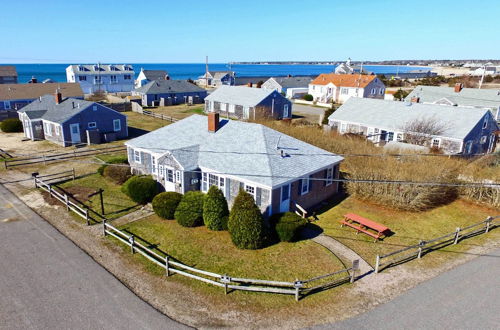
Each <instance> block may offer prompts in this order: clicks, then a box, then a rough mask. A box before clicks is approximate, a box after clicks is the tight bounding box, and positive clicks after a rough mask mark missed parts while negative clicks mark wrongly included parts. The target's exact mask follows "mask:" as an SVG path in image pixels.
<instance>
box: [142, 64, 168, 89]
mask: <svg viewBox="0 0 500 330" xmlns="http://www.w3.org/2000/svg"><path fill="white" fill-rule="evenodd" d="M155 80H170V76H169V75H168V73H167V71H165V70H144V69H143V68H141V72H140V73H139V75H138V76H137V79H136V80H135V88H139V87H141V86H144V85H146V84H148V83H150V82H152V81H155Z"/></svg>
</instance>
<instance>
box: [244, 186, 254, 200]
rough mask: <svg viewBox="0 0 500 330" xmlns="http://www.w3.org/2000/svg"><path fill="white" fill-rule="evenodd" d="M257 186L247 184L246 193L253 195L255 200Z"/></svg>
mask: <svg viewBox="0 0 500 330" xmlns="http://www.w3.org/2000/svg"><path fill="white" fill-rule="evenodd" d="M255 190H256V189H255V186H251V185H248V184H245V191H246V192H247V193H249V194H250V195H252V197H253V198H254V199H255Z"/></svg>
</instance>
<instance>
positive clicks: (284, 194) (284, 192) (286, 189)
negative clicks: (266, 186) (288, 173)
mask: <svg viewBox="0 0 500 330" xmlns="http://www.w3.org/2000/svg"><path fill="white" fill-rule="evenodd" d="M288 199H290V184H286V185H284V186H282V187H281V201H282V202H284V201H286V200H288Z"/></svg>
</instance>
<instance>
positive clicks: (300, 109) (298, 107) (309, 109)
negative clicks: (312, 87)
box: [293, 103, 326, 117]
mask: <svg viewBox="0 0 500 330" xmlns="http://www.w3.org/2000/svg"><path fill="white" fill-rule="evenodd" d="M325 110H326V108H319V107H313V106H311V105H307V104H300V103H294V104H293V112H297V113H306V114H309V115H317V116H318V117H319V116H320V115H322V114H324V113H325Z"/></svg>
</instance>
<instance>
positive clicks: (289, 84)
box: [273, 77, 312, 88]
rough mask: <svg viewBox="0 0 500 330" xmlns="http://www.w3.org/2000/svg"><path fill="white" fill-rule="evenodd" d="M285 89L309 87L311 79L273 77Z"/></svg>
mask: <svg viewBox="0 0 500 330" xmlns="http://www.w3.org/2000/svg"><path fill="white" fill-rule="evenodd" d="M273 79H274V80H275V81H276V82H277V83H278V84H280V86H281V87H283V88H297V87H309V83H310V82H311V81H312V78H311V77H273Z"/></svg>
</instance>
